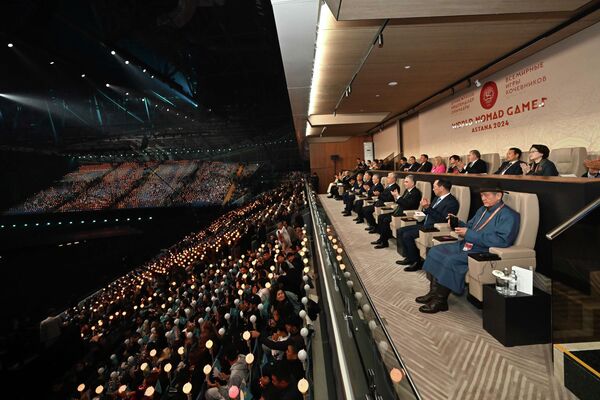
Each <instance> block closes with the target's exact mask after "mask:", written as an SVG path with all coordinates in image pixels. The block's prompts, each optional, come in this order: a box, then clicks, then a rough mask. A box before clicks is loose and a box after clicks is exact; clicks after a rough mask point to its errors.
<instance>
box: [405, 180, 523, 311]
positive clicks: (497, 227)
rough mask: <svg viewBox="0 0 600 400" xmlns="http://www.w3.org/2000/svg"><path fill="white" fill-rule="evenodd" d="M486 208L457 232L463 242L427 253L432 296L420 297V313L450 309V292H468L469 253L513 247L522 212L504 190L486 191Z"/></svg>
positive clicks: (426, 263) (484, 202)
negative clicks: (513, 206) (508, 200)
mask: <svg viewBox="0 0 600 400" xmlns="http://www.w3.org/2000/svg"><path fill="white" fill-rule="evenodd" d="M480 194H481V201H482V202H483V206H482V207H481V208H480V209H479V210H477V212H476V213H475V215H474V216H473V218H471V219H470V220H469V221H468V222H467V223H466V224H465V223H464V222H462V221H460V222H459V226H458V227H457V228H455V229H454V231H455V232H456V233H457V234H458V235H459V236H460V237H461V238H462V240H460V241H458V242H456V243H451V244H442V245H439V246H434V247H433V248H431V250H430V251H429V253H428V254H427V259H426V260H425V265H424V269H425V271H426V272H427V277H428V278H429V280H430V282H431V284H430V287H429V293H427V294H426V295H424V296H420V297H417V298H416V299H415V300H416V302H417V303H421V304H424V305H423V306H421V307H420V308H419V311H421V312H424V313H430V314H431V313H436V312H438V311H446V310H448V296H449V295H450V292H454V293H457V294H460V293H462V292H463V290H464V289H465V275H466V274H467V271H468V270H469V264H468V255H469V253H487V252H489V249H490V247H509V246H511V245H512V244H513V243H514V241H515V239H516V238H517V234H518V233H519V226H520V219H521V218H520V216H519V213H517V212H516V211H514V210H513V209H511V208H510V207H508V206H507V205H506V204H504V202H503V201H502V196H503V192H502V190H500V189H482V190H481V192H480Z"/></svg>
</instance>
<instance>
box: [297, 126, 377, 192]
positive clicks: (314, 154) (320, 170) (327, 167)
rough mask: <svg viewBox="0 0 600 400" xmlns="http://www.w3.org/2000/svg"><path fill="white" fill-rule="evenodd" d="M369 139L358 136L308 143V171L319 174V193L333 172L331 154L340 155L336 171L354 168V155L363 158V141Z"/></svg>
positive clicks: (368, 137) (323, 189) (329, 180)
mask: <svg viewBox="0 0 600 400" xmlns="http://www.w3.org/2000/svg"><path fill="white" fill-rule="evenodd" d="M370 141H371V137H370V136H358V137H353V138H350V139H348V140H347V141H345V142H338V143H311V144H310V148H309V151H310V171H311V173H312V172H316V173H317V175H318V176H319V193H325V191H326V190H327V186H328V185H329V183H330V182H331V181H332V180H333V175H334V174H335V171H334V169H333V161H331V156H332V155H333V154H337V155H339V156H340V159H339V160H338V161H337V163H336V168H337V170H338V171H340V170H342V169H354V168H355V167H356V157H360V158H363V155H364V147H363V143H364V142H370Z"/></svg>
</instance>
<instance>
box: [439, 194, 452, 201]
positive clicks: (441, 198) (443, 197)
mask: <svg viewBox="0 0 600 400" xmlns="http://www.w3.org/2000/svg"><path fill="white" fill-rule="evenodd" d="M449 194H450V192H448V193H446V194H445V195H443V196H440V197H439V199H440V201H442V200H444V199H445V198H446V197H448V195H449Z"/></svg>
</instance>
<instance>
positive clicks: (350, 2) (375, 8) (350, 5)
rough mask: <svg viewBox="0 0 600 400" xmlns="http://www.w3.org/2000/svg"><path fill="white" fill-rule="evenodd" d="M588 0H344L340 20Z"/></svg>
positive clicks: (547, 7)
mask: <svg viewBox="0 0 600 400" xmlns="http://www.w3.org/2000/svg"><path fill="white" fill-rule="evenodd" d="M586 3H588V0H527V1H523V0H445V1H423V0H369V1H365V0H343V1H342V2H341V6H339V7H338V8H336V12H337V10H338V9H339V14H338V15H337V17H338V19H340V20H369V19H373V18H415V17H443V16H456V15H487V14H515V13H539V12H555V11H573V10H575V9H577V8H579V7H581V6H583V5H585V4H586Z"/></svg>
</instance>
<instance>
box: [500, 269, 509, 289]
mask: <svg viewBox="0 0 600 400" xmlns="http://www.w3.org/2000/svg"><path fill="white" fill-rule="evenodd" d="M503 272H504V279H502V283H503V286H504V287H503V288H502V294H503V295H505V296H506V295H508V280H509V279H510V272H509V271H508V268H506V267H504V270H503Z"/></svg>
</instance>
